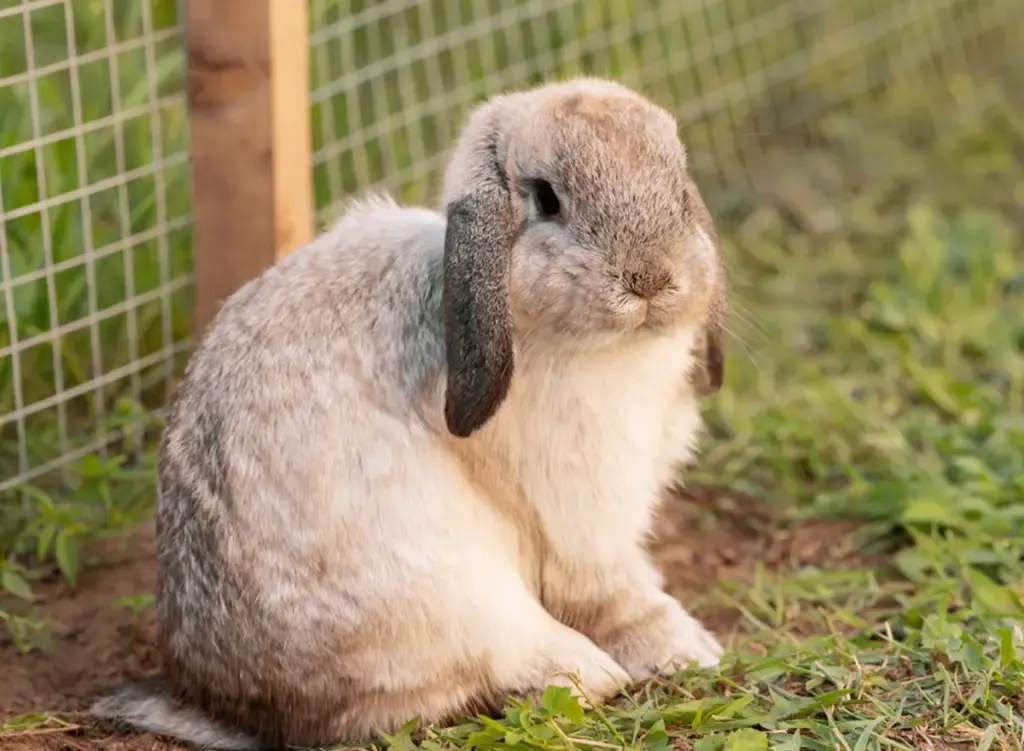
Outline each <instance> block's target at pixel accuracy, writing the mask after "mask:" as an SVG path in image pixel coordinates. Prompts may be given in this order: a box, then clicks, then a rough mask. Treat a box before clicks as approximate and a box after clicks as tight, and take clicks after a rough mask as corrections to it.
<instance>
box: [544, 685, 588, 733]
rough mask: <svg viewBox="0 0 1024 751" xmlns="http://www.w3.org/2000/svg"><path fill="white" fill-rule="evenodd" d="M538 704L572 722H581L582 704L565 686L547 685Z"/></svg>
mask: <svg viewBox="0 0 1024 751" xmlns="http://www.w3.org/2000/svg"><path fill="white" fill-rule="evenodd" d="M540 705H541V706H542V707H544V709H546V710H548V712H550V713H551V714H557V715H562V716H563V717H566V718H567V719H568V720H569V721H570V722H572V723H573V724H576V725H578V724H580V723H581V722H583V715H584V711H583V706H582V705H581V704H580V702H579V700H578V699H577V698H576V697H575V696H573V693H572V689H570V688H568V687H567V686H548V687H547V688H545V689H544V695H543V696H542V697H541V700H540Z"/></svg>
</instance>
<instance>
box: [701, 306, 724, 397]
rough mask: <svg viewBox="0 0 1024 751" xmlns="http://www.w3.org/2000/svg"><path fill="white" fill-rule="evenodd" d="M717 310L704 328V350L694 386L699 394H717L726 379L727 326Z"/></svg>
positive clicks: (720, 312)
mask: <svg viewBox="0 0 1024 751" xmlns="http://www.w3.org/2000/svg"><path fill="white" fill-rule="evenodd" d="M723 312H724V311H717V310H716V311H715V312H714V313H713V314H712V317H711V320H709V321H708V324H707V326H706V327H705V328H704V334H703V339H704V341H703V352H702V357H701V362H700V363H699V366H700V367H699V369H698V370H697V373H696V378H695V382H694V388H695V390H696V392H697V394H698V396H712V395H714V394H717V393H718V392H719V391H720V390H721V388H722V383H723V382H724V381H725V326H724V325H723V323H722V313H723Z"/></svg>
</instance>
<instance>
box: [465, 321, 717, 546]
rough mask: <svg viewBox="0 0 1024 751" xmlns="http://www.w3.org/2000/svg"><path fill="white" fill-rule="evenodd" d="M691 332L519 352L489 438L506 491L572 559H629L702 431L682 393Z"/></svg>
mask: <svg viewBox="0 0 1024 751" xmlns="http://www.w3.org/2000/svg"><path fill="white" fill-rule="evenodd" d="M692 343H693V334H692V332H689V331H681V332H679V333H678V334H676V335H674V336H669V337H657V338H655V337H650V338H647V339H643V340H638V341H634V342H630V343H629V344H628V345H625V346H621V347H616V348H613V349H607V350H602V351H599V352H592V353H585V354H580V353H576V354H573V355H563V356H559V357H556V356H552V355H551V354H550V353H547V352H530V351H526V352H523V353H521V357H520V359H519V362H518V363H517V373H516V376H515V377H514V378H513V385H512V388H511V391H510V394H509V396H508V399H507V401H506V403H505V404H503V405H502V408H501V409H500V410H499V413H498V416H497V417H496V419H495V420H494V422H493V424H492V425H491V426H489V428H488V429H487V430H486V431H484V432H483V434H482V435H481V438H482V439H483V442H484V445H481V446H480V448H481V450H483V451H484V452H487V453H490V454H491V457H492V459H497V461H494V462H490V461H489V462H488V463H489V464H491V467H492V469H493V470H496V471H497V472H498V473H499V474H501V475H505V476H504V477H500V478H499V477H496V476H495V474H494V473H493V472H489V473H487V474H489V475H490V476H491V477H492V478H494V479H495V480H497V484H498V485H501V486H502V489H503V492H508V491H509V490H512V492H513V493H514V495H516V496H518V498H517V500H516V502H517V503H520V504H523V503H525V504H526V505H527V506H529V507H530V511H531V512H532V514H531V515H532V516H533V517H534V519H535V520H536V522H537V523H539V524H540V525H541V526H542V528H543V531H544V536H545V537H546V538H547V539H548V541H549V542H550V543H551V544H552V545H555V546H557V548H558V549H559V551H561V552H563V553H565V554H566V555H567V557H571V558H575V559H580V558H582V559H584V560H585V559H586V558H587V557H589V556H592V555H595V554H597V555H600V556H601V557H606V556H608V555H614V554H615V552H614V551H616V550H623V551H625V550H627V549H632V548H633V547H634V546H635V544H636V542H637V541H638V540H639V539H640V537H641V536H642V535H644V534H645V533H646V532H647V529H648V524H649V521H650V516H651V512H652V509H653V506H654V504H655V503H656V501H657V498H658V496H659V490H660V489H661V488H662V487H663V486H664V484H665V483H666V482H668V481H669V480H670V479H671V477H672V472H673V471H674V469H675V467H676V465H678V464H679V463H680V462H682V461H684V460H685V459H687V458H688V456H689V454H690V451H691V446H692V442H693V439H694V437H695V434H696V432H697V430H698V428H699V425H700V416H699V411H698V407H697V402H696V399H695V398H694V396H693V394H692V393H691V391H690V389H689V387H688V386H687V374H688V372H689V370H690V368H691V366H692V354H691V346H692Z"/></svg>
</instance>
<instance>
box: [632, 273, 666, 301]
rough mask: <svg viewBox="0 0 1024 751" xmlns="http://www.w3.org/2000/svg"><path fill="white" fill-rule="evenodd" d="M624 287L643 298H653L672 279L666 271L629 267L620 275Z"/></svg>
mask: <svg viewBox="0 0 1024 751" xmlns="http://www.w3.org/2000/svg"><path fill="white" fill-rule="evenodd" d="M622 281H623V283H624V284H625V285H626V289H628V290H629V291H630V292H632V293H633V294H634V295H636V296H637V297H642V298H643V299H645V300H652V299H654V298H655V297H656V296H657V295H658V293H659V292H661V291H663V290H664V289H665V288H666V287H668V286H669V284H670V282H671V281H672V279H671V277H670V276H669V275H668V273H667V272H661V271H656V270H649V269H631V270H628V271H626V272H625V273H624V274H623V275H622Z"/></svg>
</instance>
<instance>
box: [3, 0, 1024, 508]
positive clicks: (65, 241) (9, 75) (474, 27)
mask: <svg viewBox="0 0 1024 751" xmlns="http://www.w3.org/2000/svg"><path fill="white" fill-rule="evenodd" d="M1018 2H1019V0H919V1H916V2H909V3H892V2H891V1H890V0H514V1H512V2H508V3H503V2H499V1H498V0H460V2H458V3H451V2H448V1H447V0H309V3H310V9H311V25H312V28H311V32H310V40H309V41H310V57H311V72H312V83H313V90H312V94H311V106H312V108H313V112H312V114H313V130H314V133H313V136H314V147H315V153H314V155H313V164H314V175H313V178H314V183H315V186H316V197H317V206H318V209H319V211H320V212H321V214H326V213H327V212H330V211H331V210H332V207H333V206H334V205H335V204H336V203H337V202H338V201H339V200H341V199H342V198H343V197H345V196H348V195H351V194H353V193H357V192H360V191H361V190H363V189H366V188H369V187H376V186H384V187H387V188H389V189H391V190H393V191H395V192H397V193H399V194H400V195H401V196H402V197H403V198H405V199H406V200H414V201H429V200H431V199H432V197H433V192H434V190H433V189H434V188H435V187H436V182H437V178H438V169H439V168H440V166H441V164H442V160H443V159H444V155H445V152H446V149H447V147H448V145H449V144H450V141H451V138H452V137H453V136H454V135H455V133H456V130H457V127H458V124H459V123H460V122H461V119H462V117H463V116H464V114H465V111H466V109H467V108H468V107H469V106H471V105H472V104H473V103H475V102H476V101H478V100H479V99H481V98H483V97H485V96H487V95H490V94H492V93H495V92H497V91H500V90H502V89H505V88H507V87H511V86H520V85H523V84H525V83H532V82H538V81H540V80H542V79H546V78H550V77H553V76H560V77H561V76H566V75H569V74H574V73H596V74H604V75H612V76H614V77H616V78H618V79H620V80H622V81H624V82H626V83H628V84H630V85H633V86H636V87H638V88H640V89H642V90H644V91H646V92H647V93H648V94H650V95H651V96H653V97H654V98H655V99H657V100H658V101H660V102H661V103H663V104H665V105H666V106H668V107H670V108H671V109H673V110H674V111H675V113H676V114H677V115H678V116H679V117H680V119H681V120H682V121H683V122H684V123H685V130H686V139H687V141H688V144H689V146H690V149H691V153H692V154H693V156H694V161H695V168H696V169H697V171H698V173H703V174H701V175H699V176H700V177H702V178H704V179H705V180H707V179H711V180H718V181H719V182H722V183H724V182H728V180H730V179H737V176H740V177H741V176H742V175H743V174H744V170H743V165H742V159H743V155H744V153H745V152H749V151H750V150H755V151H756V149H757V139H756V138H755V137H754V136H756V135H757V134H756V131H757V130H758V128H760V127H767V129H769V130H771V129H774V128H781V127H783V126H786V125H792V124H794V123H797V122H799V121H800V120H802V119H805V118H808V117H810V116H812V115H813V114H814V112H815V111H816V110H821V109H824V108H825V107H828V106H831V105H833V104H836V103H839V102H842V101H844V100H849V99H852V98H854V97H857V96H859V95H860V94H862V93H864V92H866V91H869V90H870V89H872V88H873V87H876V86H877V85H879V83H881V82H884V79H885V78H886V76H887V75H888V74H889V72H890V71H891V70H893V69H895V68H898V67H899V68H908V67H911V66H913V65H915V64H917V63H919V62H922V61H925V60H929V59H932V58H935V57H941V58H942V59H943V60H944V61H945V63H947V64H949V65H950V66H951V67H953V68H955V67H956V65H957V63H958V62H959V61H961V60H962V59H963V57H964V45H965V44H966V43H967V42H968V41H969V40H971V39H976V38H978V37H979V36H980V35H983V34H985V33H988V32H990V31H991V30H993V29H998V28H999V27H1000V26H1008V27H1013V28H1016V29H1017V30H1018V31H1019V29H1020V26H1021V14H1020V12H1019V10H1018V8H1017V4H1018ZM175 4H176V3H175V2H174V0H166V1H165V0H22V1H21V2H17V0H0V260H2V263H0V492H4V491H7V490H9V489H11V488H13V487H15V486H17V485H19V484H21V483H24V482H27V481H32V480H34V479H36V478H39V477H40V476H42V475H46V474H48V473H51V472H52V471H53V470H60V469H63V468H66V467H67V466H68V465H69V464H70V463H72V462H74V461H76V460H77V459H80V458H82V457H86V456H89V455H91V454H93V453H96V454H99V456H100V457H103V456H105V454H106V451H107V450H108V448H109V447H110V446H112V445H113V444H114V443H116V442H120V441H122V440H123V439H124V437H125V433H126V428H125V427H124V426H125V423H126V422H128V423H130V418H131V417H132V414H133V413H132V412H131V409H128V410H127V412H128V413H127V414H125V409H126V408H125V406H124V405H123V404H121V403H119V402H118V397H121V396H124V395H127V396H128V397H129V398H130V400H131V404H137V403H147V404H149V405H151V406H159V404H161V403H162V401H163V398H164V397H165V396H166V393H167V392H168V390H169V388H170V386H171V382H172V379H173V377H174V374H175V372H176V370H177V369H178V367H179V366H180V365H181V364H182V362H183V358H184V356H185V355H187V353H188V351H189V348H190V346H191V340H190V338H189V335H188V330H187V316H188V313H189V311H190V308H191V297H190V293H191V285H192V271H191V257H190V237H189V231H190V216H189V207H188V188H187V180H188V175H187V120H186V115H185V97H184V93H183V67H184V60H183V50H182V35H181V31H180V28H179V24H178V16H177V13H176V8H175V7H174V6H175ZM55 29H57V31H55ZM61 77H63V78H62V79H61V80H59V81H57V82H56V83H53V81H54V79H58V78H61ZM126 87H127V90H126ZM53 91H57V92H59V94H60V95H59V96H58V100H59V102H58V103H57V104H56V105H55V103H54V97H53ZM18 117H22V118H23V119H24V121H23V122H16V120H17V118H18ZM62 149H63V150H64V152H63V153H64V161H63V162H61V158H59V157H60V154H61V150H62ZM55 153H56V154H57V156H56V157H55V156H54V154H55ZM69 154H70V155H71V156H68V155H69ZM55 161H56V162H59V164H57V165H56V167H57V168H55V166H54V162H55ZM59 167H63V168H64V169H63V170H61V169H59ZM5 168H6V169H5ZM26 185H27V186H28V187H27V188H26V187H25V186H26ZM129 406H130V405H129Z"/></svg>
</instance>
